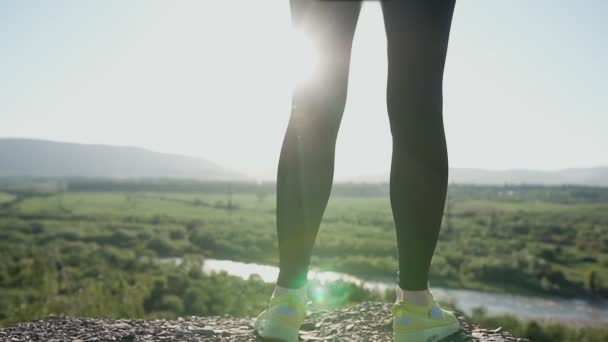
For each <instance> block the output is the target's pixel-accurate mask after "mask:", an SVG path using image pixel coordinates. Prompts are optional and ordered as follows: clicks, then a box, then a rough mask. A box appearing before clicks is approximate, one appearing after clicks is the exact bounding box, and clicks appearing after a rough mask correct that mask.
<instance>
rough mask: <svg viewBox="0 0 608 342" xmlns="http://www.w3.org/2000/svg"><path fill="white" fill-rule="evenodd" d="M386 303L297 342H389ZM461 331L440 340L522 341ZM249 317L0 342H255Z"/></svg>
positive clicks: (317, 314) (339, 317) (57, 332)
mask: <svg viewBox="0 0 608 342" xmlns="http://www.w3.org/2000/svg"><path fill="white" fill-rule="evenodd" d="M390 307H391V304H390V303H373V302H365V303H361V304H358V305H355V306H351V307H348V308H344V309H339V310H332V311H313V312H311V313H310V314H309V315H308V317H307V319H306V321H305V322H304V324H303V325H302V329H301V330H300V340H301V341H391V340H392V334H391V316H390ZM459 319H460V321H461V325H462V327H463V331H462V332H461V333H459V334H458V335H454V336H452V337H450V338H448V339H445V340H444V341H445V342H455V341H475V342H479V341H483V342H486V341H487V342H489V341H493V342H502V341H528V340H526V339H521V338H515V337H513V336H511V335H510V334H509V333H507V332H504V331H501V329H500V328H499V329H494V330H487V329H480V328H478V327H475V326H472V325H470V324H468V323H467V322H465V321H464V319H463V318H462V316H460V317H459ZM253 321H254V319H253V318H234V317H230V316H209V317H194V316H191V317H184V318H179V319H176V320H129V319H108V318H76V317H49V318H47V319H44V320H39V321H33V322H25V323H19V324H17V325H16V326H13V327H8V328H0V341H2V342H4V341H10V342H13V341H14V342H17V341H48V342H53V341H57V342H58V341H70V342H85V341H87V342H88V341H100V342H101V341H121V342H131V341H188V342H190V341H239V342H240V341H256V337H255V335H254V334H253Z"/></svg>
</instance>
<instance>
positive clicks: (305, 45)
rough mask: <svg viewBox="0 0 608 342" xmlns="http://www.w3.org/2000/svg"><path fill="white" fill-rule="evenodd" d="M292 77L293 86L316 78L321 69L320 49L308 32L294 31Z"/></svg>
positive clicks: (291, 43) (291, 40)
mask: <svg viewBox="0 0 608 342" xmlns="http://www.w3.org/2000/svg"><path fill="white" fill-rule="evenodd" d="M290 45H291V46H290V48H291V49H290V56H289V57H290V58H291V76H292V81H293V84H294V85H295V84H297V83H300V82H306V81H308V80H311V79H313V78H314V77H315V75H316V73H317V72H318V69H319V59H320V58H319V57H320V56H319V49H318V48H317V46H316V44H315V42H314V40H313V39H312V38H311V37H310V35H308V34H307V33H306V32H304V31H301V30H295V29H293V30H292V34H291V39H290Z"/></svg>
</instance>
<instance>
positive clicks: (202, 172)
mask: <svg viewBox="0 0 608 342" xmlns="http://www.w3.org/2000/svg"><path fill="white" fill-rule="evenodd" d="M0 176H5V177H6V176H25V177H101V178H191V179H201V180H232V179H238V180H244V179H247V178H248V177H246V176H245V175H242V174H240V173H238V172H235V171H232V170H229V169H227V168H224V167H222V166H220V165H218V164H216V163H213V162H211V161H208V160H206V159H203V158H199V157H191V156H185V155H179V154H171V153H162V152H155V151H152V150H148V149H145V148H141V147H133V146H114V145H102V144H78V143H68V142H59V141H50V140H39V139H24V138H0Z"/></svg>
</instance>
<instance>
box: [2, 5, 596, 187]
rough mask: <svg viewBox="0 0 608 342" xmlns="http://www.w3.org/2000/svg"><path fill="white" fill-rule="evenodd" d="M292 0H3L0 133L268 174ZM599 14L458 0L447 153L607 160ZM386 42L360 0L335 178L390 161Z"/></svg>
mask: <svg viewBox="0 0 608 342" xmlns="http://www.w3.org/2000/svg"><path fill="white" fill-rule="evenodd" d="M288 4H289V1H287V0H285V1H279V0H256V1H251V0H240V1H238V0H231V1H218V0H215V1H210V0H209V1H206V0H199V1H185V0H180V1H151V0H137V1H128V0H115V1H101V0H100V1H80V0H71V1H68V0H54V1H46V0H40V1H30V0H22V1H18V0H13V1H10V0H7V1H1V2H0V137H30V138H44V139H52V140H60V141H70V142H80V143H101V144H112V145H134V146H141V147H145V148H148V149H152V150H156V151H162V152H173V153H181V154H187V155H194V156H202V157H204V158H207V159H209V160H212V161H215V162H217V163H219V164H222V165H224V166H227V167H230V168H234V169H238V170H240V171H242V172H245V173H247V174H249V175H252V176H257V177H265V178H272V177H274V174H275V169H276V163H277V158H278V153H279V149H280V147H281V142H282V139H283V134H284V131H285V127H286V125H287V120H288V116H289V108H290V94H291V89H292V86H293V82H294V79H295V78H296V75H298V73H296V72H294V71H293V69H294V68H292V67H291V65H292V64H293V63H291V62H290V61H291V59H290V49H289V46H290V45H289V42H290V38H291V37H293V34H292V32H291V30H290V27H289V5H288ZM606 13H608V1H604V0H596V1H592V0H585V1H569V0H532V1H531V0H517V1H515V0H512V1H499V0H494V1H489V0H459V1H457V5H456V10H455V14H454V20H453V26H452V33H451V38H450V47H449V52H448V61H447V65H446V73H445V83H444V100H445V103H444V110H445V112H444V121H445V125H446V134H447V139H448V151H449V158H450V165H451V166H453V167H481V168H490V169H505V168H536V169H557V168H564V167H586V166H597V165H608V152H607V151H608V134H607V133H608V132H607V129H608V115H607V114H608V111H607V110H606V107H605V102H606V100H607V99H608V90H607V89H608V86H606V84H605V83H604V82H605V80H607V79H608V66H607V64H606V61H608V44H607V43H606V37H607V36H608V23H607V22H606V20H605V18H606ZM385 48H386V41H385V37H384V28H383V23H382V16H381V11H380V8H379V5H378V3H377V2H373V1H368V2H367V3H366V4H365V6H364V9H363V11H362V13H361V17H360V20H359V26H358V28H357V34H356V37H355V43H354V50H353V57H352V66H351V78H350V85H349V100H348V103H347V108H346V112H345V115H344V119H343V124H342V128H341V131H340V135H339V140H338V147H337V160H336V178H337V179H344V178H348V177H353V176H357V175H368V174H379V173H385V172H388V169H389V160H390V153H391V146H390V131H389V128H388V118H387V114H386V104H385V89H386V84H385V82H386V55H385ZM300 52H301V53H300V55H307V54H308V53H305V52H302V51H300ZM307 63H308V62H307V61H306V59H303V60H300V61H298V62H297V63H296V65H299V66H300V67H302V65H305V64H307Z"/></svg>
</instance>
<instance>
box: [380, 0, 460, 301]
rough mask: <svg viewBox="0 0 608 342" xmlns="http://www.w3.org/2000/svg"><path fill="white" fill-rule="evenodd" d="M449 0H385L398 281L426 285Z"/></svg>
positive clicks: (438, 170)
mask: <svg viewBox="0 0 608 342" xmlns="http://www.w3.org/2000/svg"><path fill="white" fill-rule="evenodd" d="M454 5H455V0H399V1H384V2H382V8H383V13H384V22H385V28H386V34H387V42H388V87H387V105H388V106H387V107H388V113H389V118H390V125H391V132H392V135H393V156H392V166H391V178H390V182H391V184H390V199H391V207H392V209H393V217H394V220H395V227H396V234H397V246H398V250H399V287H400V288H401V289H404V290H410V291H418V290H426V289H427V284H428V274H429V266H430V263H431V258H432V256H433V252H434V250H435V246H436V244H437V238H438V234H439V229H440V225H441V218H442V215H443V209H444V202H445V196H446V190H447V179H448V155H447V148H446V141H445V134H444V129H443V118H442V102H443V100H442V80H443V69H444V64H445V58H446V53H447V47H448V38H449V32H450V25H451V20H452V13H453V10H454Z"/></svg>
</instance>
